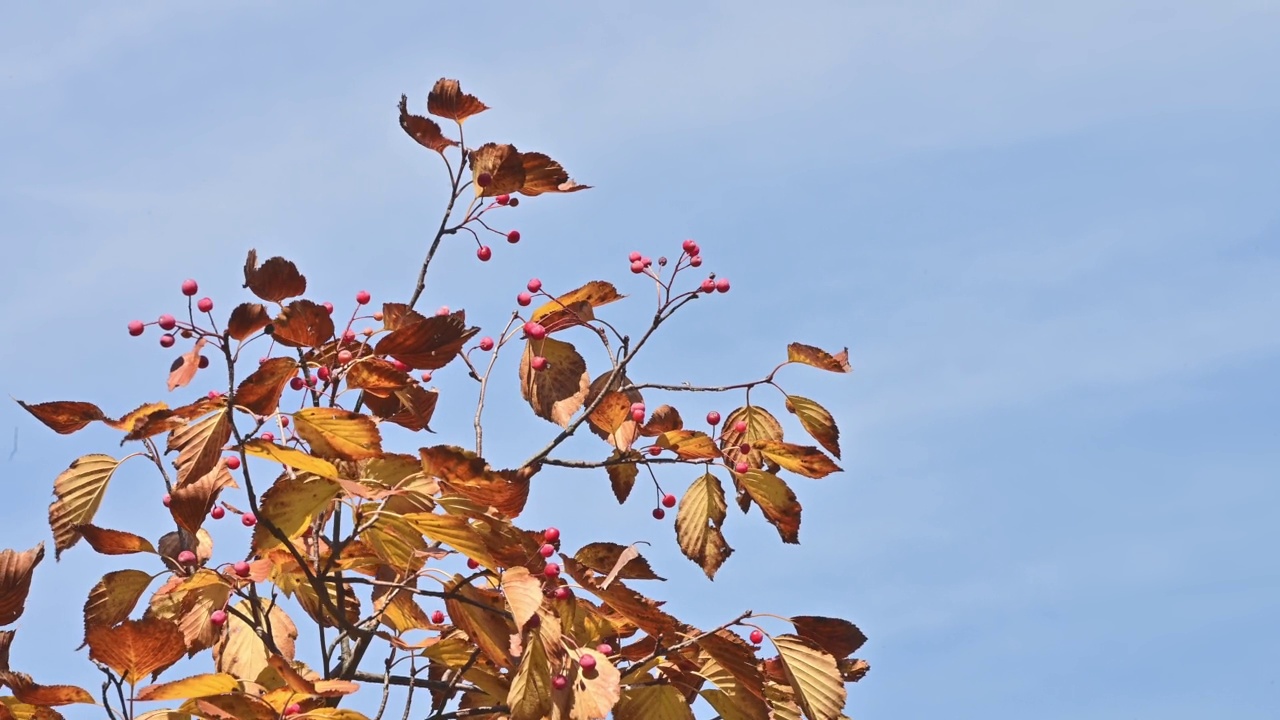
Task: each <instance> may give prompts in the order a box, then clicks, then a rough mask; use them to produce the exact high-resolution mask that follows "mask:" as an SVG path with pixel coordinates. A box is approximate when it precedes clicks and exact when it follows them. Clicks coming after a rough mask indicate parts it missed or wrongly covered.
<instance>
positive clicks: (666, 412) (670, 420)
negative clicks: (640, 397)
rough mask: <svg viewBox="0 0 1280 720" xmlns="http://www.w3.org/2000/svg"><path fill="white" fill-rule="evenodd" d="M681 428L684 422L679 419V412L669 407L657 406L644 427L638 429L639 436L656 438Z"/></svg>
mask: <svg viewBox="0 0 1280 720" xmlns="http://www.w3.org/2000/svg"><path fill="white" fill-rule="evenodd" d="M683 428H684V420H683V419H682V418H681V417H680V411H678V410H676V409H675V408H673V407H671V406H670V405H659V406H658V407H657V409H656V410H654V411H653V412H652V413H650V414H649V420H648V421H647V422H645V424H644V427H642V428H640V434H641V435H643V436H645V437H657V436H659V435H661V434H663V433H667V432H671V431H673V430H681V429H683Z"/></svg>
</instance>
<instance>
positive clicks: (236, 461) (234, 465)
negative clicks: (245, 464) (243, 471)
mask: <svg viewBox="0 0 1280 720" xmlns="http://www.w3.org/2000/svg"><path fill="white" fill-rule="evenodd" d="M227 469H228V470H239V469H240V458H238V457H236V456H235V455H229V456H227Z"/></svg>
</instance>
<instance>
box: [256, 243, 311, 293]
mask: <svg viewBox="0 0 1280 720" xmlns="http://www.w3.org/2000/svg"><path fill="white" fill-rule="evenodd" d="M244 286H245V287H247V288H249V291H250V292H252V293H253V294H254V295H257V296H258V297H260V298H262V299H263V300H266V301H267V302H280V301H281V300H285V299H287V298H291V297H297V296H299V295H301V294H303V293H305V292H306V291H307V279H306V278H305V277H303V276H302V273H300V272H298V266H297V265H294V264H293V263H291V262H289V261H288V260H285V259H284V258H282V257H273V258H270V259H269V260H267V261H266V262H264V263H262V266H261V267H259V266H258V251H257V250H250V251H249V255H248V257H247V258H245V261H244Z"/></svg>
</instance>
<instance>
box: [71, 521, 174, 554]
mask: <svg viewBox="0 0 1280 720" xmlns="http://www.w3.org/2000/svg"><path fill="white" fill-rule="evenodd" d="M75 529H76V532H78V533H80V536H81V537H83V538H84V539H85V542H87V543H89V547H91V548H93V549H94V550H96V551H97V552H99V553H101V554H103V555H132V554H134V553H154V552H155V551H156V547H155V545H152V544H151V541H150V540H148V539H146V538H144V537H142V536H140V535H134V534H133V533H131V532H125V531H123V530H111V529H108V528H101V527H98V526H96V525H88V524H85V525H77V526H76V528H75Z"/></svg>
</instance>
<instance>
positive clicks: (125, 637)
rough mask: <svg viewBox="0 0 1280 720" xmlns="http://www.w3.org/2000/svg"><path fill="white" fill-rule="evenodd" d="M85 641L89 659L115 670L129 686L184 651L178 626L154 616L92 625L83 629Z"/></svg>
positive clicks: (155, 671)
mask: <svg viewBox="0 0 1280 720" xmlns="http://www.w3.org/2000/svg"><path fill="white" fill-rule="evenodd" d="M85 641H86V642H87V643H88V644H89V659H90V660H95V661H97V662H100V663H102V664H103V665H106V666H107V667H109V668H111V669H112V670H114V671H116V673H117V674H119V675H122V676H123V677H124V679H125V682H127V683H129V684H130V685H136V684H137V683H138V682H139V681H140V680H142V679H143V678H144V677H146V676H147V675H158V674H159V673H160V672H161V671H162V670H164V669H165V668H167V667H169V666H170V665H172V664H174V663H175V662H177V661H178V660H180V659H182V655H183V654H184V653H185V652H186V645H185V644H184V642H183V638H182V631H181V630H179V629H178V626H177V625H176V624H174V623H173V621H171V620H165V619H162V618H157V617H152V618H143V619H142V620H125V621H124V622H122V623H120V624H119V625H116V626H114V627H108V626H105V625H94V626H91V627H89V628H88V630H87V631H86V633H85Z"/></svg>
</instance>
